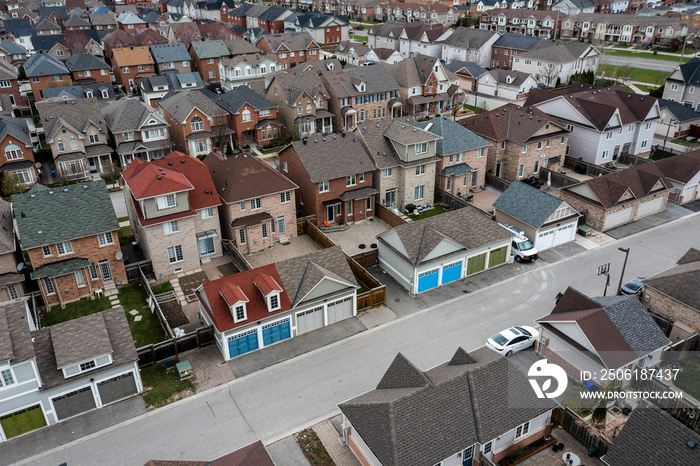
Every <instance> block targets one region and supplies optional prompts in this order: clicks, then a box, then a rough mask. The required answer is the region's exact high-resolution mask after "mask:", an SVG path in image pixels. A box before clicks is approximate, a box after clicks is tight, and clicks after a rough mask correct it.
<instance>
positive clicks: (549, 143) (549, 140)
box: [547, 139, 552, 147]
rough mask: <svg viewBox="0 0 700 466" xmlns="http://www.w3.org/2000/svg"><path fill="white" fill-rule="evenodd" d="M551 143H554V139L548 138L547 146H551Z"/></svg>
mask: <svg viewBox="0 0 700 466" xmlns="http://www.w3.org/2000/svg"><path fill="white" fill-rule="evenodd" d="M551 145H552V140H551V139H547V147H549V146H551Z"/></svg>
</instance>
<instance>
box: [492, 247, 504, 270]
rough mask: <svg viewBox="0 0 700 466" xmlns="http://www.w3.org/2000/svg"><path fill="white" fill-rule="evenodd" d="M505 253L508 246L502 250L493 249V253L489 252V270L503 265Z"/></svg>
mask: <svg viewBox="0 0 700 466" xmlns="http://www.w3.org/2000/svg"><path fill="white" fill-rule="evenodd" d="M507 251H508V246H503V247H502V248H498V249H494V250H493V251H491V253H490V254H489V268H491V267H496V266H497V265H501V264H505V263H506V252H507Z"/></svg>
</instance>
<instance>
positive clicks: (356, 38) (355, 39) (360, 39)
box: [352, 34, 367, 43]
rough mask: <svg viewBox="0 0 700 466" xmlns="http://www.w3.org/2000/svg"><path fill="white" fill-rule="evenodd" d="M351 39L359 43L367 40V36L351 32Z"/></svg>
mask: <svg viewBox="0 0 700 466" xmlns="http://www.w3.org/2000/svg"><path fill="white" fill-rule="evenodd" d="M352 40H354V41H355V42H359V43H362V42H367V36H359V35H355V34H353V35H352Z"/></svg>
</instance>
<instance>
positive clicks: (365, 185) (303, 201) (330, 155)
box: [279, 133, 377, 227]
mask: <svg viewBox="0 0 700 466" xmlns="http://www.w3.org/2000/svg"><path fill="white" fill-rule="evenodd" d="M279 160H280V170H281V172H282V174H283V175H285V176H286V177H288V178H289V179H290V180H291V181H293V182H294V183H295V184H296V185H297V186H299V191H298V192H297V195H296V204H297V209H298V210H299V211H300V212H301V215H302V216H310V215H315V216H316V220H315V224H316V226H317V227H321V226H323V225H326V226H330V225H331V224H334V223H340V224H343V223H355V222H359V221H363V220H365V219H367V218H370V217H374V202H375V195H376V194H377V190H376V189H374V188H373V187H372V186H373V185H372V179H373V173H374V169H375V166H374V163H373V162H372V159H370V157H369V156H368V155H367V153H366V152H365V150H364V148H363V146H362V144H360V141H359V139H358V138H357V137H356V136H355V135H354V134H347V135H346V134H345V133H343V134H342V135H331V136H327V137H326V136H321V135H316V134H314V135H311V136H309V138H308V139H306V138H305V139H303V140H301V141H296V142H293V143H292V144H290V145H288V146H287V147H285V148H284V149H282V150H281V151H280V152H279Z"/></svg>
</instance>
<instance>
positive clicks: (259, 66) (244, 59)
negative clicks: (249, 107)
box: [219, 53, 281, 90]
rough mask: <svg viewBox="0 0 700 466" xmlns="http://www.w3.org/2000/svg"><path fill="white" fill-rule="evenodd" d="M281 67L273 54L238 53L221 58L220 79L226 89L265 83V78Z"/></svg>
mask: <svg viewBox="0 0 700 466" xmlns="http://www.w3.org/2000/svg"><path fill="white" fill-rule="evenodd" d="M279 69H281V67H280V65H279V63H277V61H276V60H275V57H274V56H273V55H262V54H259V53H255V54H246V55H238V56H234V57H233V58H230V59H222V60H219V79H220V80H221V87H222V88H223V89H224V90H231V89H233V88H234V87H238V86H252V85H254V84H257V83H260V84H263V85H264V83H265V79H266V78H267V77H269V76H270V75H271V74H272V73H274V72H275V71H277V70H279Z"/></svg>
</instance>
